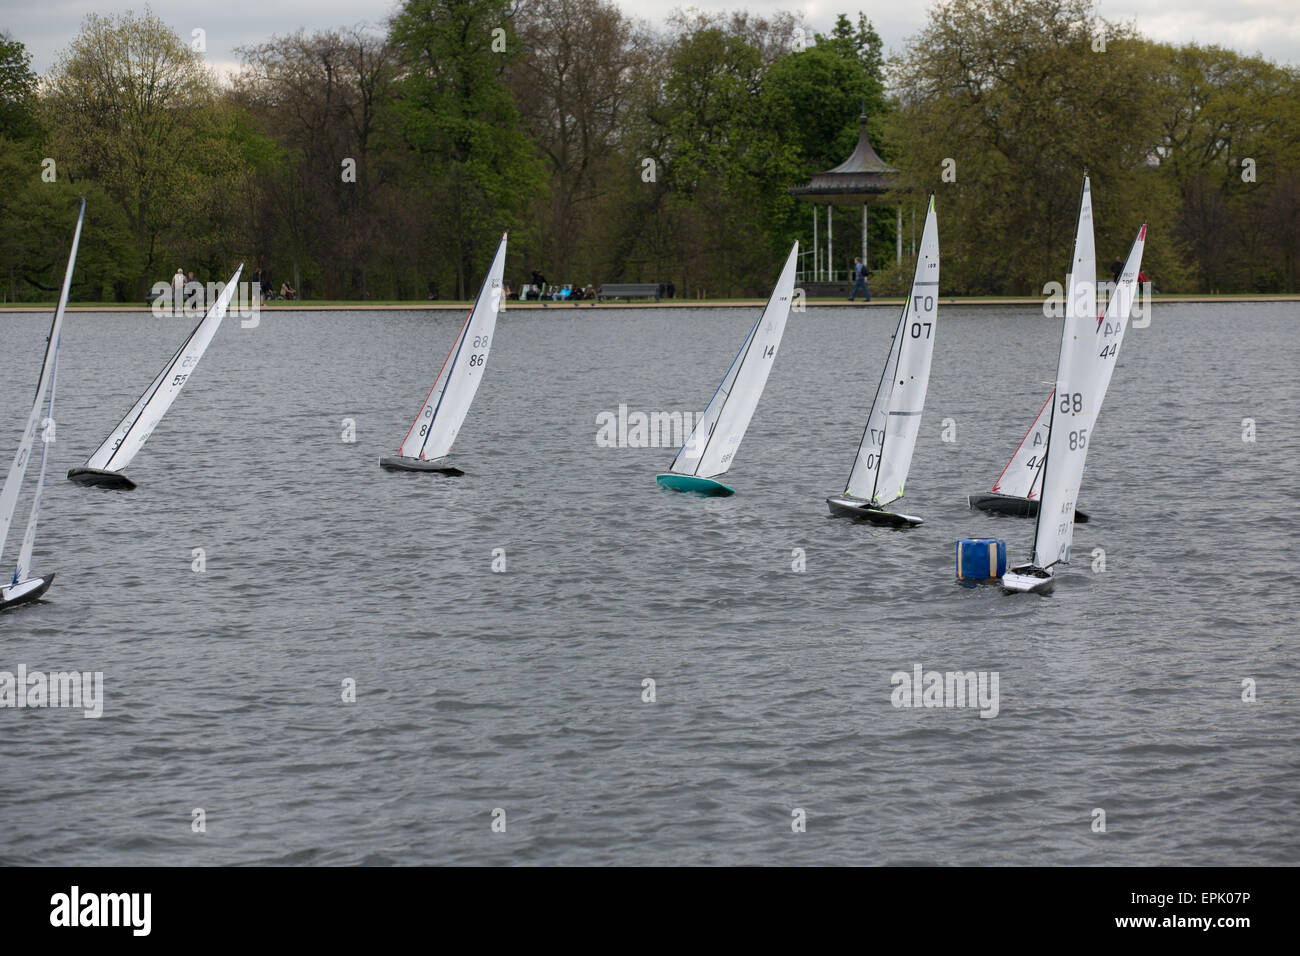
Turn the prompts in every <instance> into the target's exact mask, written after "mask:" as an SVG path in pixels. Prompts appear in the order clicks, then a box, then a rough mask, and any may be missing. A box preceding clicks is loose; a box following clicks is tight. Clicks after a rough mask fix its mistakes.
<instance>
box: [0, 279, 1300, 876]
mask: <svg viewBox="0 0 1300 956" xmlns="http://www.w3.org/2000/svg"><path fill="white" fill-rule="evenodd" d="M755 314H756V311H755V310H751V309H726V310H707V311H696V310H688V309H662V310H653V309H640V310H630V309H616V308H600V309H598V310H558V309H551V310H528V309H522V308H512V309H511V310H510V311H508V312H507V313H506V314H505V315H504V316H503V318H502V320H501V322H500V324H499V326H498V330H497V336H496V342H495V343H494V348H493V351H492V354H491V358H490V360H489V364H488V369H487V374H486V377H485V380H484V385H483V388H482V389H481V390H480V392H479V395H478V398H477V401H476V403H475V405H474V407H473V409H472V410H471V412H470V415H469V418H468V420H467V421H466V424H465V427H464V429H463V430H462V432H461V435H460V438H459V440H458V442H457V445H456V449H455V450H456V457H457V458H458V460H459V462H460V465H461V467H462V468H464V469H465V471H466V472H467V473H468V474H467V475H466V476H465V477H463V478H458V479H447V478H440V477H436V476H429V475H415V474H391V473H388V472H385V471H382V470H381V469H380V468H379V467H378V466H377V459H378V458H379V457H380V456H381V455H385V454H392V453H394V451H395V449H396V447H397V445H398V443H399V442H400V441H401V439H402V436H403V435H404V434H405V431H406V429H407V427H408V425H409V423H410V419H411V418H412V417H413V416H414V415H415V413H416V411H417V410H418V408H419V406H420V402H421V401H422V399H423V398H424V395H425V393H426V392H427V391H428V388H429V386H430V384H431V382H432V379H433V376H434V375H435V373H436V372H437V370H438V368H439V366H440V365H441V363H442V360H443V357H444V355H445V352H446V350H447V348H448V347H449V346H450V344H451V341H452V339H453V337H454V336H455V334H456V331H457V330H458V328H459V325H460V322H461V321H462V318H463V316H461V315H458V314H455V313H450V312H446V313H429V312H358V313H348V312H325V313H293V312H288V313H286V312H278V311H277V312H274V313H270V314H264V315H263V316H262V321H261V325H260V326H259V327H258V328H255V329H244V328H241V327H240V323H239V321H238V319H237V318H236V317H234V316H232V317H230V318H228V319H227V320H226V322H225V324H224V326H223V327H222V329H221V331H220V333H219V335H218V336H217V339H216V340H215V342H214V343H213V346H212V348H211V349H210V350H209V352H208V355H207V356H206V357H205V358H204V360H203V364H202V365H201V366H200V368H199V369H198V371H197V372H196V373H195V375H194V378H193V380H192V381H191V382H190V384H189V386H188V387H187V389H186V391H185V393H184V394H183V395H182V396H181V398H180V400H179V401H178V402H177V403H176V405H175V407H174V408H173V409H172V410H171V412H170V413H169V414H168V416H167V418H166V419H165V420H164V421H163V423H162V424H161V425H160V426H159V428H158V429H157V431H156V432H155V433H154V435H153V437H152V438H151V439H150V441H149V444H148V445H147V446H146V447H145V448H144V450H143V451H142V452H141V454H140V455H139V456H138V457H137V458H136V460H135V461H134V463H133V464H132V466H131V467H130V468H129V469H128V474H130V476H131V477H132V478H133V479H135V480H136V481H137V482H138V483H139V486H140V487H139V488H138V489H137V490H135V491H133V492H111V491H105V490H101V489H88V488H82V487H79V486H76V485H73V484H72V483H70V482H68V481H66V480H64V479H63V477H62V476H63V474H64V472H65V471H66V470H67V469H68V468H69V467H72V466H74V465H78V464H81V463H82V462H83V461H84V460H85V458H86V457H87V456H88V455H89V454H90V452H91V451H92V450H93V449H94V448H95V446H96V445H97V444H98V443H99V442H100V441H101V440H102V439H103V437H104V436H105V435H106V434H107V433H108V431H109V430H110V429H111V428H112V426H113V425H115V424H116V422H117V421H118V419H119V418H120V416H121V415H122V414H123V413H124V412H125V410H126V409H127V408H128V407H129V406H130V405H131V403H132V402H133V401H134V399H135V398H136V396H137V395H138V394H139V392H140V390H141V389H142V388H144V386H145V385H146V384H147V383H148V382H149V380H150V379H151V378H152V377H153V375H154V374H155V373H156V372H157V370H158V369H159V368H160V367H161V365H162V364H163V362H164V361H165V360H166V359H168V358H169V357H170V356H171V354H172V352H173V351H174V349H175V348H176V345H177V343H178V342H179V341H180V340H181V339H182V338H183V337H184V335H185V334H186V332H187V331H188V327H189V324H190V323H188V322H185V321H182V320H179V319H158V318H154V317H151V316H143V315H134V314H102V315H99V314H81V313H74V314H70V315H69V316H68V318H67V322H66V326H65V330H64V345H63V349H62V351H61V357H60V368H59V388H58V404H57V413H58V416H57V417H58V422H59V424H58V433H57V437H58V440H57V443H56V444H55V445H54V446H53V449H54V458H53V462H52V465H51V471H50V473H51V479H50V481H49V484H48V488H47V492H46V498H45V507H44V509H43V513H42V523H41V528H40V535H39V538H38V541H37V551H36V560H35V562H34V565H35V567H34V570H35V571H36V573H45V572H49V571H55V572H57V574H58V578H57V580H56V581H55V583H54V586H53V587H52V589H51V590H50V592H49V594H48V595H47V599H46V601H45V602H44V603H42V604H39V605H36V606H31V607H27V608H24V609H20V610H17V611H13V612H9V613H6V614H4V615H0V646H2V647H3V654H2V655H0V670H9V671H15V670H16V669H17V667H18V666H19V665H26V667H27V668H28V669H29V670H42V671H57V670H69V669H76V670H82V671H102V672H103V674H104V696H105V700H104V705H103V706H104V714H103V717H102V718H100V719H97V720H96V719H85V718H83V717H82V715H81V712H80V711H73V710H52V709H46V710H34V709H26V710H16V709H0V739H2V740H3V746H0V863H5V864H16V863H25V864H31V863H41V864H65V865H66V864H189V863H209V864H215V863H311V864H355V863H368V864H389V863H392V864H432V863H459V864H468V863H490V864H580V863H593V864H607V863H633V864H652V863H654V864H777V863H788V864H814V863H833V864H871V863H940V864H949V863H950V864H1012V863H1016V864H1120V863H1128V864H1158V863H1159V864H1210V863H1220V864H1229V863H1235V864H1240V863H1243V862H1248V863H1254V864H1260V863H1263V864H1282V863H1292V864H1294V863H1296V862H1297V861H1298V860H1300V853H1298V852H1297V851H1298V850H1300V822H1298V821H1300V813H1298V812H1297V809H1298V807H1297V791H1298V786H1297V785H1298V783H1300V751H1298V750H1297V714H1298V713H1300V685H1298V684H1297V673H1296V653H1295V641H1296V635H1297V632H1296V619H1297V613H1296V612H1297V607H1298V605H1300V601H1298V600H1297V597H1296V595H1297V587H1298V586H1300V571H1298V570H1297V568H1298V564H1297V559H1296V551H1295V547H1294V534H1295V530H1296V524H1297V522H1296V517H1297V513H1296V512H1297V509H1296V490H1297V479H1296V473H1297V469H1298V468H1300V430H1298V429H1297V422H1300V395H1298V394H1297V388H1296V380H1297V371H1296V370H1297V367H1300V324H1298V323H1297V319H1298V318H1300V307H1298V306H1297V305H1295V304H1268V305H1262V304H1261V305H1248V304H1226V305H1215V306H1210V305H1162V304H1159V303H1157V305H1156V307H1155V312H1154V315H1153V317H1152V323H1151V325H1150V327H1149V328H1145V329H1136V328H1135V329H1131V330H1130V331H1129V333H1128V335H1127V337H1126V341H1125V344H1124V348H1123V352H1122V353H1121V355H1120V360H1119V366H1118V368H1117V370H1116V374H1115V377H1114V381H1113V383H1112V386H1111V389H1110V393H1109V396H1108V398H1107V400H1106V405H1105V409H1104V411H1103V413H1102V415H1101V418H1100V421H1099V424H1098V427H1097V429H1096V431H1095V435H1094V444H1093V447H1092V450H1091V454H1090V456H1089V461H1088V472H1087V475H1086V477H1085V479H1084V485H1083V492H1082V495H1081V505H1082V507H1083V508H1084V509H1085V510H1087V511H1088V512H1090V513H1091V515H1092V522H1091V523H1090V524H1086V525H1080V526H1079V527H1078V529H1077V533H1076V535H1075V540H1074V554H1075V560H1074V563H1073V564H1072V565H1071V566H1070V567H1068V568H1066V569H1064V570H1063V572H1062V573H1061V574H1060V575H1059V581H1058V584H1057V587H1056V592H1055V594H1054V595H1052V596H1051V597H1048V598H1040V597H1036V596H1032V595H1022V596H1015V597H1012V596H1006V595H1003V594H1002V593H1000V591H998V590H997V589H995V588H990V587H981V588H976V589H965V588H962V587H959V586H958V585H957V584H956V583H955V582H954V560H953V542H954V540H955V539H956V538H958V537H962V536H996V537H1003V538H1005V539H1006V540H1007V542H1008V546H1009V549H1010V554H1011V558H1012V560H1013V561H1018V560H1020V559H1023V558H1025V557H1027V552H1028V549H1029V545H1030V536H1031V534H1032V522H1030V521H1026V520H1023V519H1015V518H1005V517H994V516H990V515H985V514H981V513H978V512H972V511H970V510H969V509H968V508H967V506H966V500H965V496H966V495H967V494H970V493H973V492H979V491H985V490H988V488H989V487H990V485H991V484H992V482H993V479H994V478H995V477H996V476H997V475H998V473H999V472H1000V471H1001V469H1002V467H1003V465H1004V464H1005V462H1006V459H1007V458H1008V457H1009V456H1010V454H1011V452H1012V451H1013V450H1014V448H1015V446H1016V445H1017V443H1018V442H1019V441H1020V439H1021V437H1022V435H1023V434H1024V432H1025V430H1026V428H1027V427H1028V425H1029V423H1030V421H1031V420H1032V418H1033V416H1034V415H1035V414H1036V412H1037V411H1038V408H1039V406H1040V405H1041V403H1042V402H1043V400H1044V398H1045V397H1046V394H1047V392H1048V390H1049V388H1050V386H1045V385H1044V384H1042V383H1044V382H1046V381H1048V380H1050V379H1052V378H1053V377H1054V372H1055V365H1056V355H1057V348H1058V344H1059V337H1060V323H1059V320H1058V321H1049V320H1047V319H1044V318H1043V317H1042V315H1041V314H1040V313H1039V311H1038V310H1036V309H1034V308H1003V309H994V308H957V307H946V308H941V310H940V322H941V326H940V329H939V332H938V335H939V338H938V341H937V348H936V353H935V360H934V368H933V373H932V379H931V385H930V393H929V398H928V402H927V407H926V413H925V419H924V422H923V425H922V433H921V439H920V441H919V443H918V446H917V450H916V455H915V458H914V460H913V465H912V473H911V477H910V479H909V480H908V483H907V489H908V495H907V498H906V510H908V511H909V512H911V513H914V514H918V515H920V516H922V517H924V518H925V524H924V525H923V526H921V527H919V528H916V529H914V530H910V531H904V532H900V531H890V530H884V529H877V528H873V527H871V526H863V525H856V524H853V523H851V522H848V521H845V520H842V519H833V518H831V517H830V516H829V514H828V511H827V508H826V504H825V502H824V498H825V496H826V495H827V494H831V493H835V492H838V491H840V490H842V488H843V482H844V479H845V476H846V475H847V474H848V470H849V465H850V463H851V460H852V457H853V454H854V451H855V449H856V447H857V443H858V440H859V437H860V433H861V428H862V424H863V421H864V418H865V415H866V413H867V410H868V407H869V404H870V400H871V396H872V394H873V392H874V389H875V387H876V383H877V382H878V380H879V377H880V369H881V365H882V363H883V361H884V359H885V355H886V352H887V349H888V346H889V341H890V334H891V332H892V330H893V326H894V324H895V322H896V319H897V310H896V308H894V307H873V308H871V309H865V310H861V311H849V310H845V309H827V308H821V309H818V308H810V309H809V310H808V311H807V312H806V313H804V314H801V315H800V314H796V315H794V316H792V317H791V322H790V325H789V328H788V329H787V332H786V336H785V341H784V343H783V346H782V349H781V353H780V355H779V356H778V358H777V361H776V364H775V367H774V370H773V373H772V376H771V379H770V381H769V383H768V387H767V391H766V393H765V395H764V397H763V401H762V403H761V405H760V406H759V409H758V413H757V415H756V416H755V419H754V422H753V424H752V426H751V428H750V430H749V434H748V436H747V437H746V439H745V442H744V445H743V446H742V448H741V449H740V452H739V454H738V455H737V457H736V464H735V467H733V468H732V470H731V472H730V475H729V482H728V483H729V484H731V485H732V486H733V487H735V488H736V489H737V494H736V495H735V496H734V497H732V498H726V499H702V498H696V497H690V496H685V495H680V494H674V493H671V492H668V491H664V490H661V489H659V488H658V487H657V486H656V484H655V480H654V478H655V474H656V473H657V472H659V471H663V470H665V469H666V467H667V466H668V464H669V462H670V461H671V459H672V457H673V455H674V453H675V451H676V449H675V448H606V447H600V445H598V443H597V432H598V426H597V416H598V415H600V413H602V412H613V413H616V412H617V409H618V406H619V405H620V404H625V405H627V407H628V409H629V410H631V411H644V412H653V411H669V412H671V411H684V412H699V411H701V410H702V409H703V407H704V405H705V404H706V402H707V401H708V399H709V397H710V396H711V395H712V393H713V390H714V389H715V387H716V386H717V383H718V380H719V379H720V378H721V376H722V373H723V372H724V370H725V369H726V366H727V365H728V363H729V362H730V361H731V359H732V356H733V355H734V354H735V351H736V349H737V348H738V347H739V344H740V342H741V340H742V339H743V337H744V336H745V334H746V333H747V332H748V329H749V326H750V325H751V324H752V322H753V320H754V316H755ZM48 324H49V317H48V316H42V315H6V316H0V356H3V358H2V360H0V361H2V365H3V369H2V371H0V409H5V410H7V412H6V414H5V418H4V421H5V423H6V424H5V425H4V427H3V430H2V431H3V435H2V438H3V443H2V445H0V447H2V448H3V454H4V456H5V458H4V460H5V462H8V460H9V458H8V456H9V455H11V454H12V449H13V448H14V447H15V444H16V442H17V438H18V432H19V430H20V424H21V423H20V418H21V417H22V416H24V415H25V412H26V410H27V408H28V407H29V404H28V403H30V401H31V392H32V388H33V386H34V383H35V377H36V372H37V368H38V365H39V362H40V356H41V351H42V349H43V345H44V335H45V332H46V330H47V329H48ZM345 419H351V420H353V421H354V422H355V429H356V440H355V442H346V441H344V440H342V433H343V430H344V425H345V422H344V420H345ZM945 419H951V423H950V425H951V426H952V427H953V428H955V439H956V440H955V441H943V440H942V430H943V427H944V420H945ZM1244 419H1253V420H1254V423H1255V435H1254V441H1244V440H1243V429H1244V427H1245V426H1244V425H1243V420H1244ZM950 432H951V429H950ZM28 487H29V488H30V477H29V484H28ZM25 501H26V496H24V502H25ZM24 515H25V505H24V506H23V510H21V511H20V521H21V520H22V516H24ZM20 535H21V527H20V528H19V529H18V530H17V531H15V532H14V534H13V535H11V537H10V541H9V543H8V546H7V548H6V557H7V558H12V557H14V556H15V555H16V553H17V548H18V540H17V539H18V537H20ZM196 548H202V549H203V552H204V560H205V567H206V570H204V571H202V572H196V571H194V570H193V569H192V567H193V562H194V560H195V558H194V549H196ZM1098 548H1100V549H1104V559H1105V570H1104V572H1099V571H1094V570H1093V565H1094V557H1093V555H1094V553H1095V549H1098ZM496 549H504V560H505V562H506V564H505V567H506V570H505V571H504V573H497V572H494V571H493V562H494V553H495V554H496V556H497V561H498V565H499V562H500V557H501V555H502V552H501V551H497V550H496ZM795 549H802V555H803V560H804V562H805V563H806V570H804V571H803V572H797V571H795V570H793V567H792V566H793V565H794V564H795V563H796V561H797V554H796V551H795ZM916 664H920V665H922V667H923V668H924V669H926V670H931V669H933V670H938V671H972V670H976V671H989V672H997V673H998V675H999V681H1000V683H999V687H1000V691H999V695H1000V696H999V709H998V713H997V716H996V717H992V718H987V719H986V718H981V717H980V715H979V712H978V711H977V710H976V709H972V708H964V709H963V708H915V709H904V708H896V707H894V706H893V705H892V703H891V692H892V691H893V686H892V684H891V675H892V674H894V673H895V672H897V671H906V672H908V673H910V672H911V671H912V669H913V667H914V665H916ZM347 679H352V680H354V681H355V682H356V702H355V703H345V702H344V701H343V700H342V690H341V688H342V686H343V682H344V681H345V680H347ZM646 679H651V680H653V681H654V682H655V697H656V699H655V701H654V702H645V701H643V699H642V695H643V681H645V680H646ZM1247 679H1250V680H1251V681H1253V682H1254V688H1255V694H1256V700H1255V701H1254V702H1245V701H1243V699H1242V697H1243V681H1245V680H1247ZM196 808H201V809H202V810H203V811H204V815H205V820H206V832H201V833H196V832H194V829H193V827H192V821H193V819H194V811H195V810H196ZM497 808H500V809H501V810H504V812H505V820H506V830H505V832H503V833H502V832H493V828H492V823H493V811H494V810H495V809H497ZM800 809H801V810H803V811H804V812H805V813H806V832H803V833H796V832H793V830H792V820H795V819H796V817H795V812H796V811H797V810H800ZM1096 809H1101V810H1104V812H1105V824H1106V832H1104V833H1100V832H1094V829H1093V825H1094V820H1095V819H1097V816H1096V814H1095V813H1094V810H1096Z"/></svg>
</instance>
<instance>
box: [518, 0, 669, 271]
mask: <svg viewBox="0 0 1300 956" xmlns="http://www.w3.org/2000/svg"><path fill="white" fill-rule="evenodd" d="M515 29H516V30H517V31H518V34H519V39H520V41H521V43H522V46H523V51H524V52H523V53H522V54H521V55H520V56H519V58H518V59H517V60H515V61H514V62H513V63H512V64H511V69H510V74H509V79H510V86H511V89H512V91H513V93H514V97H515V101H516V102H517V103H518V105H519V110H520V113H521V114H522V117H523V120H524V122H525V124H526V126H527V129H528V132H529V135H530V137H531V139H532V140H533V142H534V143H535V144H536V145H537V149H538V151H539V153H540V154H541V156H542V158H543V160H544V161H545V163H546V169H547V172H548V174H549V176H548V178H549V181H550V190H549V202H544V203H541V204H539V208H538V213H539V216H538V218H539V220H540V224H541V246H540V249H539V250H538V251H539V254H540V257H541V258H542V260H543V261H544V262H546V263H547V267H548V268H549V269H551V270H552V271H553V272H554V273H555V275H556V276H557V278H560V279H563V278H565V277H575V276H576V277H580V276H588V277H589V276H590V274H591V273H592V271H593V270H594V267H595V266H596V263H597V262H598V261H599V259H600V255H599V247H598V246H596V245H595V244H593V243H587V242H584V238H585V237H586V236H587V235H589V233H590V231H591V230H592V228H593V226H595V225H596V223H595V221H594V220H595V215H594V209H595V208H597V204H598V203H599V202H600V200H601V199H602V198H603V197H604V196H605V195H606V194H607V193H608V191H609V190H610V189H611V188H614V186H615V184H616V183H617V184H619V185H621V184H622V180H623V179H624V178H625V177H624V176H620V170H619V168H618V167H619V165H620V164H628V163H631V164H635V166H636V168H637V170H638V171H639V170H640V163H639V157H636V156H632V155H628V154H626V153H625V152H623V151H622V150H621V146H622V145H623V144H624V143H625V142H626V141H627V139H628V136H629V133H630V131H631V124H632V122H633V119H632V117H631V113H632V110H633V108H634V104H635V102H636V99H635V97H636V89H637V86H638V84H642V83H644V82H646V67H647V65H648V63H649V48H650V45H651V39H650V37H649V35H648V34H647V33H646V32H645V31H644V30H643V29H641V28H640V27H638V26H637V25H635V24H634V23H632V21H630V20H629V19H628V18H627V17H626V16H624V14H623V13H622V12H621V11H620V10H619V9H618V7H617V6H615V5H614V4H613V3H611V2H609V0H538V2H535V3H531V4H528V5H526V6H523V7H521V9H520V11H519V13H518V14H517V15H516V17H515ZM580 249H581V251H580Z"/></svg>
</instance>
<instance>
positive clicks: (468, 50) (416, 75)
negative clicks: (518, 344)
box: [389, 0, 545, 298]
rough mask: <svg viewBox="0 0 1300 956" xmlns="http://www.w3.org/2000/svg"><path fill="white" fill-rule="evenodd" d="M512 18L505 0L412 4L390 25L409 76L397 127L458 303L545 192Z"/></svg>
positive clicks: (409, 0) (412, 0) (402, 87)
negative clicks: (522, 94) (524, 105)
mask: <svg viewBox="0 0 1300 956" xmlns="http://www.w3.org/2000/svg"><path fill="white" fill-rule="evenodd" d="M509 14H510V4H509V2H508V0H406V2H405V3H403V4H402V6H401V7H400V8H399V9H398V11H397V12H396V13H395V14H394V15H393V18H392V20H391V22H390V28H389V39H390V41H391V43H392V44H393V46H394V48H395V49H396V51H397V53H398V56H399V58H400V61H401V63H402V66H403V68H404V73H403V76H402V79H401V81H400V83H399V87H398V100H397V103H396V111H397V114H398V116H397V118H398V122H399V124H400V129H401V132H402V136H403V138H404V140H405V142H406V144H407V146H408V147H409V148H410V149H411V150H412V151H413V152H414V153H415V154H416V156H417V157H418V163H419V173H420V180H419V188H420V191H421V192H422V193H423V196H424V202H425V208H426V209H427V212H428V215H429V221H430V222H432V223H436V224H437V228H436V229H432V230H430V233H431V235H429V237H428V238H429V239H430V241H431V242H432V243H434V244H435V247H436V248H437V249H438V250H439V251H440V252H441V253H442V254H443V256H444V257H445V258H446V259H447V260H449V261H450V262H451V263H452V264H453V278H454V283H455V288H456V290H457V295H458V296H459V297H461V298H464V297H466V296H467V295H469V294H470V290H471V287H477V284H478V279H479V277H481V275H482V273H483V271H484V270H485V269H486V267H487V264H488V261H489V260H490V258H491V256H492V253H493V251H494V250H495V248H496V245H497V242H498V241H499V239H500V236H501V233H502V232H503V231H506V230H509V231H519V230H521V229H522V226H523V223H524V221H525V219H524V212H525V211H526V210H527V209H528V207H529V205H530V204H531V202H532V201H533V200H534V198H535V197H536V196H538V195H539V194H540V193H542V191H543V190H544V189H545V175H544V171H543V169H542V165H541V163H540V161H539V160H538V158H537V152H536V149H535V147H534V146H533V144H532V143H531V142H530V141H529V139H528V137H527V135H526V134H525V133H524V132H523V129H522V124H521V120H520V116H519V111H518V109H517V108H516V106H515V101H514V98H513V97H512V96H511V93H510V88H509V86H508V85H507V84H506V81H505V71H506V68H507V64H508V62H509V60H510V59H511V58H512V57H515V56H518V55H519V43H518V40H517V39H516V38H515V36H514V33H513V29H512V26H511V20H510V16H509ZM494 31H495V32H494ZM494 45H495V46H496V47H497V49H493V47H494Z"/></svg>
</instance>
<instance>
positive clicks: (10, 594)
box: [0, 574, 54, 611]
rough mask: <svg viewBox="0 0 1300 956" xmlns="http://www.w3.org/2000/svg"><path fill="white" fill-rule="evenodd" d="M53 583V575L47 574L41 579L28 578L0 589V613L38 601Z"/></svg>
mask: <svg viewBox="0 0 1300 956" xmlns="http://www.w3.org/2000/svg"><path fill="white" fill-rule="evenodd" d="M53 583H54V575H53V574H47V575H45V577H43V578H28V579H27V580H26V581H20V582H18V583H17V584H10V585H6V586H5V587H2V588H0V611H7V610H9V608H11V607H18V606H20V605H23V604H31V603H32V602H33V601H37V600H40V597H41V595H42V594H44V593H45V592H46V591H48V590H49V589H50V585H51V584H53Z"/></svg>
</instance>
